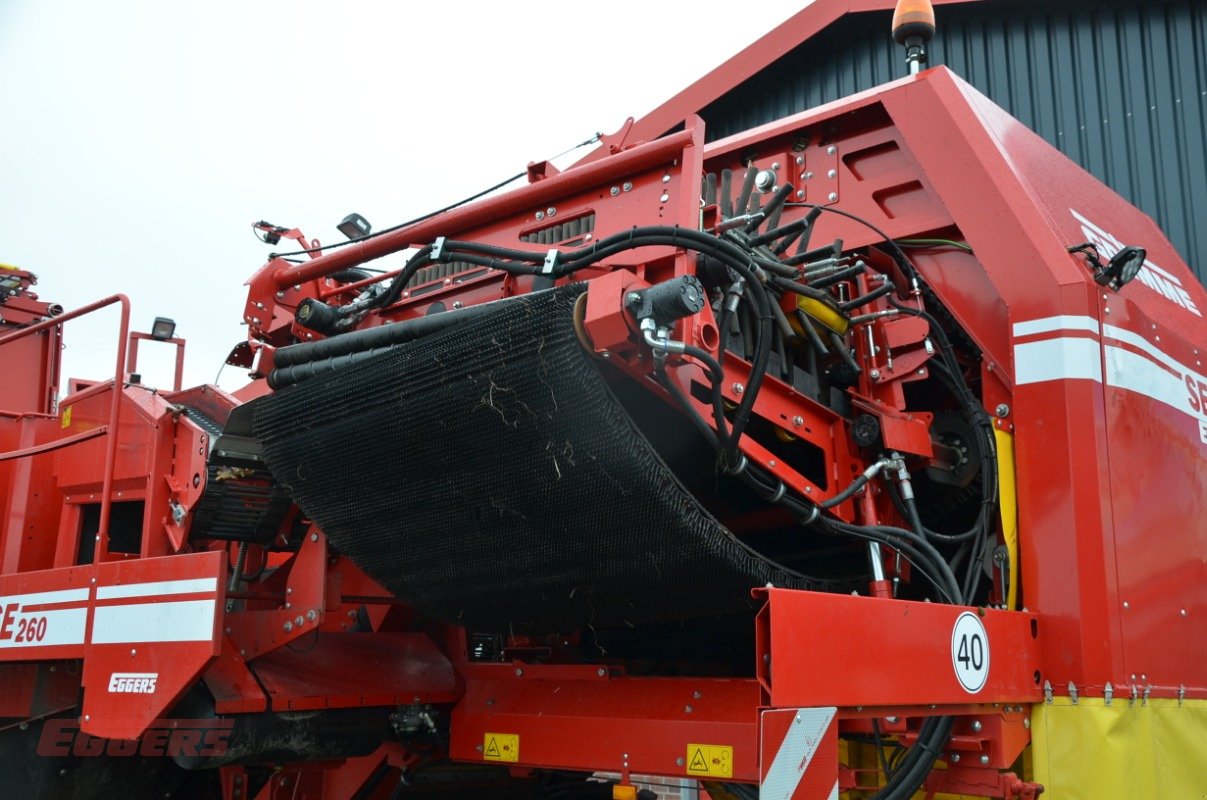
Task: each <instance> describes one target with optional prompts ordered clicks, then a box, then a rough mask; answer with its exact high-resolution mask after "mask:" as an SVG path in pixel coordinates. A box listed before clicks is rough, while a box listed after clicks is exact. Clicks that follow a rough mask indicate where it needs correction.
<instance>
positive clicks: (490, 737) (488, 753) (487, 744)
mask: <svg viewBox="0 0 1207 800" xmlns="http://www.w3.org/2000/svg"><path fill="white" fill-rule="evenodd" d="M482 757H483V758H485V759H486V760H487V761H511V762H515V761H519V760H520V736H519V734H516V733H488V734H486V735H485V736H483V737H482Z"/></svg>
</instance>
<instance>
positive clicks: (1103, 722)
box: [1031, 695, 1207, 800]
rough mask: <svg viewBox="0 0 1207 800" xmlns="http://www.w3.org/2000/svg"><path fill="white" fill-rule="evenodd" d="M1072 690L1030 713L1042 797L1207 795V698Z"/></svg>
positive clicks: (1100, 799) (1158, 799)
mask: <svg viewBox="0 0 1207 800" xmlns="http://www.w3.org/2000/svg"><path fill="white" fill-rule="evenodd" d="M1128 700H1129V698H1128V696H1127V695H1125V696H1123V697H1119V696H1116V697H1115V698H1114V700H1113V702H1112V703H1111V705H1109V706H1108V705H1106V703H1105V701H1104V700H1103V698H1101V697H1086V698H1082V699H1081V700H1080V702H1078V703H1077V704H1076V705H1074V704H1073V702H1072V701H1071V700H1070V699H1069V698H1067V697H1056V698H1053V700H1052V703H1051V704H1043V703H1041V704H1038V705H1036V706H1034V707H1033V709H1032V713H1031V756H1032V764H1033V765H1034V770H1035V777H1034V780H1035V781H1037V782H1039V783H1042V784H1043V785H1044V787H1045V791H1044V794H1043V800H1115V799H1116V798H1118V800H1125V799H1126V800H1133V799H1135V800H1140V798H1144V799H1145V800H1148V798H1153V800H1166V798H1168V799H1169V800H1207V701H1205V700H1186V701H1184V702H1183V703H1182V704H1181V705H1179V704H1178V701H1177V700H1173V699H1160V700H1157V699H1152V700H1149V701H1148V702H1147V703H1143V702H1142V701H1141V700H1136V701H1135V703H1134V704H1129V702H1128Z"/></svg>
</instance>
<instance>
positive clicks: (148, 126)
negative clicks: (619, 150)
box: [0, 0, 804, 388]
mask: <svg viewBox="0 0 1207 800" xmlns="http://www.w3.org/2000/svg"><path fill="white" fill-rule="evenodd" d="M802 5H804V3H803V2H802V0H761V2H756V3H739V4H734V3H729V2H727V3H712V2H677V1H676V2H671V1H668V2H656V1H654V0H643V1H639V0H609V2H606V3H592V4H588V3H574V2H553V1H552V0H548V1H546V0H527V1H526V2H494V3H488V2H455V1H454V0H446V1H445V2H439V3H407V2H397V3H385V2H380V3H368V2H338V3H337V2H322V3H320V2H284V1H283V0H281V1H277V2H213V1H208V2H196V3H185V2H133V1H132V0H105V1H104V2H94V1H88V2H85V1H84V0H80V1H79V2H54V1H47V0H0V114H2V120H0V180H2V185H3V189H2V191H0V263H9V264H15V265H17V266H20V267H22V268H24V269H28V270H30V271H32V272H34V273H36V274H37V275H38V276H39V282H38V286H37V291H38V292H39V293H40V295H41V296H42V298H43V299H45V300H51V301H54V302H57V303H61V304H62V305H63V306H65V307H66V308H68V309H70V308H74V307H77V306H80V305H83V304H85V303H87V302H90V301H92V300H95V299H98V298H101V297H104V296H107V295H110V294H113V293H115V292H124V293H125V294H127V295H129V297H130V299H131V301H132V302H133V322H134V324H135V327H136V328H139V329H142V330H147V329H148V328H149V326H150V323H151V320H152V318H154V317H155V316H156V315H163V316H170V317H172V318H174V319H175V320H176V321H177V323H178V328H177V332H178V334H179V335H181V336H184V337H185V338H186V339H188V341H189V345H188V356H187V360H186V373H185V382H186V385H191V384H197V383H204V382H212V381H213V380H214V376H215V374H216V373H217V372H218V368H219V366H220V365H221V363H222V361H223V360H224V359H225V356H226V354H227V353H228V352H229V350H230V348H231V347H232V346H233V345H234V344H235V343H236V342H238V341H240V340H242V339H244V338H245V337H246V330H245V328H243V327H242V326H241V325H240V314H241V309H242V304H243V301H244V299H245V292H246V290H245V288H244V286H243V282H244V281H245V280H246V279H247V278H248V277H249V276H250V275H251V273H252V272H253V271H254V270H255V269H256V268H257V267H258V266H260V265H261V264H262V263H263V261H264V260H265V258H266V255H267V253H268V251H269V248H268V247H267V246H265V245H263V244H261V243H259V242H257V241H256V240H255V239H254V238H253V237H252V234H251V231H250V223H252V222H253V221H255V220H259V219H266V220H269V221H271V222H273V223H276V224H280V225H286V226H299V227H301V229H302V230H303V232H305V233H306V234H307V235H308V236H311V237H318V238H319V239H321V240H322V241H323V242H324V243H329V242H332V241H336V240H339V239H341V238H342V237H341V236H340V234H339V233H338V232H337V231H336V230H335V227H334V226H335V224H336V223H337V222H338V221H339V220H340V219H341V218H342V217H343V216H344V215H345V214H347V213H348V212H349V211H359V212H360V213H362V214H364V215H365V216H366V217H367V218H368V219H369V220H370V221H371V222H372V223H373V224H374V225H375V227H378V228H383V227H387V226H388V225H391V224H393V223H396V222H399V221H401V220H404V219H409V218H411V217H414V216H417V215H419V214H422V213H424V212H427V211H430V210H432V209H435V208H438V207H440V206H443V205H446V204H447V203H449V202H452V201H455V200H458V199H461V198H462V197H465V196H467V195H469V194H472V193H473V192H475V191H476V190H478V189H480V188H483V187H485V186H488V185H490V184H493V183H496V182H498V181H499V180H501V179H502V178H504V177H506V176H508V175H511V174H514V173H515V172H518V171H519V170H521V169H523V168H524V165H525V164H527V163H528V162H529V161H539V160H541V159H544V158H547V157H550V156H552V155H554V154H556V153H559V152H561V151H563V150H565V149H566V148H567V147H570V146H571V145H573V144H576V143H578V142H581V141H582V140H583V139H585V138H587V137H588V136H590V135H591V134H593V133H594V132H595V131H605V132H612V131H615V130H616V129H617V128H619V127H620V125H621V123H622V122H623V121H624V119H625V117H626V116H629V115H633V116H641V115H642V114H644V113H645V112H647V111H649V110H651V109H653V108H654V107H656V106H657V105H658V104H659V103H661V102H662V101H663V100H665V99H667V98H669V97H670V96H671V95H673V94H675V93H676V92H677V91H679V90H680V89H682V88H684V87H685V86H687V85H688V84H689V83H690V82H691V81H692V80H694V79H695V78H697V77H699V76H701V75H703V74H704V73H705V72H707V71H708V70H710V69H711V68H713V67H715V66H717V65H718V64H720V63H721V62H722V61H724V60H725V59H726V58H728V57H729V56H731V55H733V54H734V53H736V52H737V51H738V50H740V49H742V48H743V47H745V46H746V45H747V44H750V43H751V42H753V41H754V40H755V39H757V38H758V37H760V36H761V35H762V34H764V33H766V32H767V31H770V30H771V29H772V28H773V27H775V26H776V25H778V24H779V23H781V22H782V21H784V20H785V19H787V18H788V17H790V16H791V15H792V14H793V13H795V12H796V11H797V10H799V8H800V7H801V6H802ZM571 160H572V159H571ZM564 161H566V159H563V162H564ZM278 249H279V248H278ZM116 325H117V321H116V315H114V316H112V317H109V318H104V319H101V320H98V321H97V323H96V324H91V325H85V323H84V322H79V323H70V324H69V325H68V327H67V333H66V336H67V339H66V341H67V348H68V349H67V354H66V359H65V360H66V370H65V371H66V372H67V373H69V374H71V375H78V376H81V377H104V376H105V375H111V374H112V364H113V356H114V353H115V350H114V343H115V339H116V333H115V332H116ZM157 349H158V348H157ZM167 349H168V348H162V350H161V357H160V358H158V359H154V360H153V361H151V362H150V363H144V364H143V365H142V366H143V372H144V373H145V374H146V375H147V380H148V382H151V383H156V384H157V385H163V384H164V383H166V380H167V375H168V374H169V373H168V371H167V369H166V367H167V360H168V359H167V357H168V355H169V354H168V353H167V352H164V351H166V350H167ZM148 357H149V355H148ZM245 382H246V375H245V373H244V372H242V371H241V370H239V369H237V368H234V367H228V368H227V369H226V371H225V372H224V374H223V376H222V381H221V383H222V385H223V386H224V387H226V388H235V387H237V386H239V385H242V384H243V383H245Z"/></svg>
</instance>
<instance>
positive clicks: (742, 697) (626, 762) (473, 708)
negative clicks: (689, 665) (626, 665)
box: [449, 666, 759, 783]
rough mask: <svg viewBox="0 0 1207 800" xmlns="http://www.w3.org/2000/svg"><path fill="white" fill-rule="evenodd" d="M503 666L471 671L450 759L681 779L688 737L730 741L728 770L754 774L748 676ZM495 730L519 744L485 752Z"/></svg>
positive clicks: (753, 705)
mask: <svg viewBox="0 0 1207 800" xmlns="http://www.w3.org/2000/svg"><path fill="white" fill-rule="evenodd" d="M507 669H508V672H507V674H506V675H504V674H502V672H500V674H499V677H498V678H485V677H480V675H481V673H480V672H479V673H475V674H471V675H469V676H467V678H466V688H465V697H464V699H463V700H462V701H461V703H459V704H458V705H457V707H456V709H454V711H453V717H452V736H451V743H450V747H449V753H450V755H451V757H452V758H453V759H455V760H458V761H471V762H472V761H477V762H486V763H496V764H500V763H501V764H504V765H505V766H542V767H546V768H549V767H552V768H562V769H582V770H600V769H605V770H613V771H618V772H633V773H638V774H648V775H666V776H670V777H685V778H686V777H691V773H690V772H689V770H688V768H687V767H688V764H687V758H688V745H689V744H694V745H709V746H714V747H722V748H724V747H729V748H732V759H733V760H732V777H731V778H727V779H732V780H735V781H744V782H747V783H755V782H757V781H758V705H759V686H758V684H757V682H755V681H754V680H742V679H717V678H609V677H607V676H606V672H605V675H604V676H599V677H596V676H595V673H594V672H593V671H592V672H591V673H590V677H587V676H586V674H585V673H583V674H582V676H581V677H577V678H576V677H571V674H570V673H569V672H568V671H566V670H565V669H564V668H563V669H562V671H561V672H560V674H559V673H557V672H553V673H547V672H545V671H543V668H542V667H539V666H524V667H517V668H515V669H514V670H511V668H510V667H508V668H507ZM578 672H580V673H581V672H582V670H581V669H580V670H578ZM546 675H548V677H536V676H546ZM562 676H565V677H562ZM498 734H502V735H503V736H505V737H510V736H515V737H518V739H516V740H514V741H515V742H516V747H515V750H514V751H512V750H508V751H507V752H506V757H505V758H488V757H487V756H486V748H487V747H488V746H489V741H490V735H498ZM498 741H502V739H499V740H498Z"/></svg>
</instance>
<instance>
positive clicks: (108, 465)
mask: <svg viewBox="0 0 1207 800" xmlns="http://www.w3.org/2000/svg"><path fill="white" fill-rule="evenodd" d="M115 303H117V304H119V305H120V306H121V317H120V322H119V324H118V341H117V366H116V368H115V369H114V373H113V375H114V377H113V380H114V386H115V387H116V386H120V385H121V381H122V375H123V373H122V365H123V364H125V362H126V336H127V334H128V333H129V329H130V299H129V298H128V297H126V296H125V295H124V294H115V295H113V296H111V297H106V298H105V299H103V300H97V301H96V302H95V303H89V304H88V305H86V306H82V307H81V308H77V309H75V310H74V311H69V312H67V313H66V314H62V315H60V316H56V317H52V318H50V319H46V320H43V321H41V322H37V323H34V324H33V325H30V326H28V327H25V328H21V329H20V330H16V331H13V332H12V333H8V334H5V335H3V336H0V347H4V346H5V345H6V344H9V343H11V342H15V341H17V340H19V339H23V338H25V337H27V336H31V335H33V334H35V333H38V332H40V331H43V330H47V329H50V328H55V329H58V328H61V327H62V325H63V323H65V322H69V321H70V320H73V319H77V318H79V317H82V316H84V315H85V314H91V313H92V312H93V311H97V310H99V309H102V308H107V307H109V306H111V305H113V304H115ZM120 411H121V396H120V392H117V391H114V392H113V399H112V400H111V401H110V404H109V421H108V424H107V426H106V428H105V434H106V438H105V467H104V477H103V479H102V483H101V516H100V523H99V527H98V529H97V532H96V540H97V541H98V542H100V541H102V540H103V539H104V537H105V536H106V535H107V534H108V532H109V515H110V512H111V510H112V508H111V507H112V493H113V469H114V464H115V463H116V461H117V439H118V437H117V430H118V427H117V420H118V413H119V412H120ZM97 435H99V434H97ZM88 438H91V436H84V437H80V438H75V439H74V441H73V442H72V443H73V444H74V443H77V442H80V441H84V440H85V439H88ZM60 446H64V445H60ZM37 452H43V451H38V450H34V452H33V453H30V455H33V454H35V453H37ZM9 457H10V458H12V457H15V456H13V455H10V456H9Z"/></svg>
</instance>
